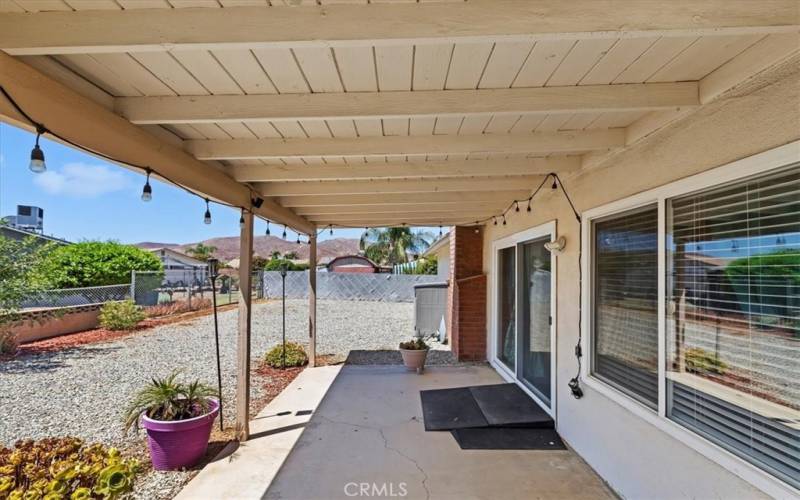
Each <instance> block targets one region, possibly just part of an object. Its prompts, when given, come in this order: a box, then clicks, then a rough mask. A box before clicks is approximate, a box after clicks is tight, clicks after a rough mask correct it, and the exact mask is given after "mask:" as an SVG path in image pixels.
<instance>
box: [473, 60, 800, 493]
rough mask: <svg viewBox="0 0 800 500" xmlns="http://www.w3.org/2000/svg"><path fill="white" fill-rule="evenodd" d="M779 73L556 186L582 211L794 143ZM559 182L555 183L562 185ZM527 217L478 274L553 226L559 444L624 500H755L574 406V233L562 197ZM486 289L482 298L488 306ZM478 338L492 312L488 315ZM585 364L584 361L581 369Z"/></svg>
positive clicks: (633, 422) (794, 85) (796, 86)
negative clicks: (518, 241) (532, 232)
mask: <svg viewBox="0 0 800 500" xmlns="http://www.w3.org/2000/svg"><path fill="white" fill-rule="evenodd" d="M793 63H794V64H793V65H792V64H787V65H784V66H783V67H782V68H779V69H778V70H775V71H773V72H772V73H771V74H769V75H764V76H763V77H762V78H759V79H756V80H754V81H752V82H751V83H750V85H749V86H748V88H747V89H746V91H742V90H741V89H740V90H739V92H737V95H735V96H733V97H731V98H728V99H726V100H724V101H718V102H717V103H714V104H711V105H709V106H707V107H706V108H704V109H702V110H699V111H697V112H696V113H695V114H694V115H692V116H690V117H688V118H687V119H686V120H684V121H683V122H681V123H679V124H676V125H674V126H671V127H670V128H669V129H666V130H664V131H662V132H661V133H659V134H658V135H655V136H653V137H651V138H648V139H645V140H644V141H642V142H640V143H639V144H638V145H636V146H634V147H632V148H631V149H629V150H628V151H625V152H623V153H621V154H618V155H616V157H614V158H612V159H611V160H610V161H608V162H606V163H605V164H603V165H602V166H600V167H598V168H595V169H592V170H589V171H588V172H584V173H581V174H580V175H575V176H572V178H566V177H565V178H564V181H565V185H566V187H567V189H568V190H569V193H570V195H571V196H572V198H573V201H574V202H575V205H576V206H577V208H578V211H584V210H587V209H590V208H594V207H597V206H599V205H604V204H606V203H609V202H612V201H614V200H617V199H620V198H625V197H627V196H630V195H633V194H635V193H638V192H641V191H644V190H647V189H651V188H654V187H657V186H660V185H663V184H666V183H669V182H671V181H674V180H677V179H680V178H684V177H687V176H690V175H692V174H696V173H699V172H703V171H705V170H708V169H710V168H713V167H717V166H720V165H724V164H727V163H729V162H731V161H734V160H737V159H741V158H744V157H747V156H751V155H753V154H756V153H759V152H762V151H765V150H768V149H771V148H774V147H777V146H780V145H783V144H786V143H789V142H792V141H795V140H798V139H800V69H798V68H800V65H798V64H797V61H796V60H795V61H793ZM747 92H749V93H747ZM562 177H563V176H562ZM537 200H538V201H537V202H535V204H534V207H533V208H534V211H533V213H532V214H527V213H525V212H520V213H514V212H511V213H510V215H509V216H508V225H507V226H502V225H498V226H492V225H488V226H487V227H486V237H485V238H484V242H483V244H484V271H485V272H486V273H487V274H491V272H492V270H491V251H492V250H491V249H492V246H491V245H492V241H494V240H496V239H499V238H501V237H504V236H507V235H510V234H513V233H516V232H519V231H522V230H524V229H528V228H530V227H534V226H537V225H540V224H542V223H544V222H547V221H552V220H556V221H557V230H558V233H559V235H561V236H565V237H566V238H567V247H566V251H565V253H563V254H561V255H560V256H559V257H558V262H557V273H558V274H557V276H558V281H557V292H556V293H557V296H556V299H557V325H558V326H557V328H558V331H557V333H556V335H557V342H556V346H557V375H556V392H557V398H558V399H557V408H556V412H557V422H558V429H559V432H560V433H561V434H562V436H563V437H564V439H565V440H566V441H567V442H569V444H570V445H571V446H573V447H574V448H575V449H576V451H577V452H578V453H579V454H580V455H581V456H582V457H583V458H584V459H585V460H586V461H587V462H588V463H589V464H590V465H591V466H592V467H593V468H594V469H595V470H596V471H597V472H598V473H599V474H600V475H601V476H602V477H603V478H604V479H605V480H606V481H608V483H609V484H610V485H611V487H612V488H614V490H616V491H617V492H618V493H619V494H620V495H622V496H623V497H626V498H648V499H655V498H760V497H763V496H764V495H763V493H761V492H760V491H759V490H757V489H755V488H754V487H753V486H751V485H750V484H749V483H747V482H745V481H744V480H742V479H740V478H739V477H737V476H736V475H735V474H734V473H731V472H729V471H728V470H726V469H724V468H723V467H721V466H719V465H718V464H716V463H715V462H713V461H711V460H710V459H708V458H706V457H704V456H702V455H701V454H699V453H697V452H696V451H694V450H692V449H691V448H689V447H688V446H686V445H684V444H682V443H681V442H679V441H678V440H676V439H675V438H673V437H671V436H670V435H668V434H666V433H664V432H662V431H661V430H659V429H657V428H656V427H654V426H653V425H651V424H650V423H648V422H646V421H644V420H642V419H641V418H639V417H637V416H635V415H634V414H633V413H631V412H630V411H629V410H627V409H625V408H623V407H622V406H620V405H619V404H617V403H616V402H614V401H612V400H611V399H608V398H607V397H605V396H604V395H602V394H600V393H598V392H597V391H594V390H592V388H591V387H585V384H584V391H585V396H584V397H583V398H582V399H580V400H576V399H574V398H573V397H572V396H571V395H570V393H569V389H568V387H567V382H568V381H569V379H570V378H572V377H573V376H574V375H575V373H576V371H577V364H576V361H575V357H574V355H573V352H574V351H573V349H574V346H575V344H576V343H577V342H578V317H579V311H578V297H579V296H580V291H579V278H578V269H579V262H578V241H579V237H580V235H579V227H578V224H577V222H576V221H575V219H574V217H573V216H572V214H571V212H570V210H569V206H568V204H567V203H566V201H565V200H564V199H563V197H561V196H554V195H552V193H547V194H546V195H545V196H542V197H537ZM491 281H492V280H491V279H490V280H489V285H488V286H489V290H488V292H487V293H488V294H489V297H490V300H489V302H491V301H492V300H493V299H494V298H493V297H491ZM487 308H488V309H489V310H488V312H487V318H488V321H487V331H489V329H490V324H491V321H492V318H491V305H488V306H487ZM585 361H586V360H585V359H584V362H585Z"/></svg>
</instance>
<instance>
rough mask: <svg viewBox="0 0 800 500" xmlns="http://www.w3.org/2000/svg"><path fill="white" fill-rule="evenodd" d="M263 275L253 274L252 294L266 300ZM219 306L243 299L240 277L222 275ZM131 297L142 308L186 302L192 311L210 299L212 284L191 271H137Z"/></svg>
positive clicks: (218, 293)
mask: <svg viewBox="0 0 800 500" xmlns="http://www.w3.org/2000/svg"><path fill="white" fill-rule="evenodd" d="M263 276H264V271H255V272H253V275H252V278H251V290H250V294H251V297H253V298H262V297H263V293H262V291H263V289H264V286H263ZM215 286H216V292H217V305H225V304H232V303H237V302H238V301H239V296H240V286H239V276H238V274H222V275H220V276H219V277H218V278H217V279H216V282H215ZM129 287H130V292H129V296H130V297H132V298H133V301H134V302H135V303H136V304H137V305H140V306H145V307H147V306H156V305H162V304H170V303H174V302H180V301H185V302H187V307H188V308H190V309H191V308H192V302H193V301H197V300H198V299H199V300H201V301H203V303H205V301H206V299H209V300H210V299H211V290H212V283H211V279H210V278H208V277H207V276H206V275H205V273H201V272H192V271H179V272H176V271H174V270H173V271H170V270H168V271H163V272H162V271H134V272H133V273H131V284H130V285H129Z"/></svg>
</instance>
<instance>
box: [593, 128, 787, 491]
mask: <svg viewBox="0 0 800 500" xmlns="http://www.w3.org/2000/svg"><path fill="white" fill-rule="evenodd" d="M798 161H800V141H795V142H791V143H788V144H786V145H783V146H780V147H777V148H774V149H771V150H768V151H765V152H763V153H758V154H756V155H753V156H749V157H747V158H743V159H741V160H737V161H734V162H732V163H729V164H727V165H723V166H720V167H716V168H714V169H711V170H708V171H706V172H702V173H700V174H696V175H692V176H690V177H686V178H684V179H680V180H677V181H675V182H671V183H669V184H665V185H663V186H659V187H657V188H654V189H650V190H648V191H644V192H641V193H638V194H635V195H633V196H630V197H627V198H624V199H621V200H617V201H614V202H611V203H608V204H606V205H602V206H600V207H596V208H593V209H591V210H587V211H585V212H583V214H582V220H583V224H582V231H581V242H582V245H583V248H584V249H585V250H584V252H583V255H582V257H581V272H582V274H583V283H582V284H581V301H582V304H583V308H582V310H581V334H582V335H581V337H582V340H581V348H582V350H583V354H584V358H585V360H586V361H585V362H584V363H583V364H582V368H581V380H582V382H583V383H584V384H585V385H586V386H587V387H589V388H591V389H592V390H595V391H597V392H598V393H600V394H602V395H603V396H605V397H607V398H608V399H611V400H613V401H614V402H615V403H617V404H619V405H620V406H622V407H623V408H625V409H627V410H628V411H630V412H631V413H633V414H634V415H636V416H638V417H640V418H642V419H644V420H646V421H647V422H649V423H650V424H652V425H654V426H655V427H656V428H658V429H659V430H661V431H663V432H665V433H666V434H668V435H669V436H671V437H673V438H675V439H677V440H678V441H680V442H681V443H683V444H685V445H687V446H689V447H690V448H692V449H693V450H695V451H697V452H698V453H700V454H701V455H703V456H705V457H707V458H709V459H710V460H712V461H714V462H716V463H717V464H719V465H721V466H722V467H724V468H725V469H727V470H729V471H730V472H731V473H733V474H734V475H736V476H739V477H740V478H742V479H743V480H745V481H747V482H748V483H750V484H752V485H753V486H755V487H756V488H758V489H760V490H761V491H763V492H765V493H767V494H768V495H771V496H773V497H775V498H787V497H797V496H800V490H797V489H795V488H794V487H792V486H791V485H789V484H787V483H785V482H783V481H781V480H780V479H778V478H776V477H775V476H773V475H771V474H769V473H767V472H766V471H764V470H762V469H760V468H758V467H756V466H755V465H753V464H751V463H750V462H748V461H746V460H744V459H743V458H740V457H739V456H737V455H735V454H733V453H731V452H729V451H727V450H725V449H724V448H722V447H720V446H719V445H717V444H714V443H712V442H711V441H709V440H708V439H706V438H704V437H702V436H701V435H699V434H696V433H694V432H692V431H691V430H689V429H688V428H686V427H683V426H681V425H680V424H678V423H677V422H674V421H672V420H670V419H669V418H668V417H667V413H666V377H665V375H666V373H665V372H666V326H665V325H666V258H667V257H666V253H667V252H666V245H665V237H666V200H667V199H670V198H674V197H677V196H682V195H686V194H689V193H692V192H697V191H701V190H705V189H709V188H713V187H716V186H720V185H722V184H726V183H729V182H734V181H737V180H741V179H744V178H747V177H751V176H753V175H757V174H761V173H765V172H769V171H772V170H776V169H779V168H781V167H785V166H787V165H789V164H792V163H795V162H798ZM653 203H657V204H658V273H659V276H658V287H659V290H658V305H657V308H658V341H659V346H658V355H659V360H658V377H659V381H658V390H659V394H658V411H654V410H653V409H651V408H650V407H648V406H646V405H644V404H642V403H640V402H639V401H637V400H635V399H634V398H632V397H630V396H628V395H626V394H625V393H623V392H622V391H619V390H617V389H615V388H614V387H612V386H611V385H609V384H607V383H606V382H603V381H602V380H600V379H599V378H597V377H595V376H593V375H592V374H591V370H590V365H591V362H590V360H591V359H592V350H591V349H592V342H591V340H592V339H591V337H592V316H593V315H592V309H593V304H592V258H593V255H592V253H593V252H592V221H593V220H595V219H598V218H601V217H605V216H609V215H614V214H617V213H620V212H625V211H628V210H631V209H635V208H638V207H641V206H645V205H648V204H653Z"/></svg>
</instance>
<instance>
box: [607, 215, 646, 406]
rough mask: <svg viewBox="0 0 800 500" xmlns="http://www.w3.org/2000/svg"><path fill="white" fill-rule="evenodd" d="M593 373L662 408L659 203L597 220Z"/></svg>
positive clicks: (629, 393) (642, 400)
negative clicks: (658, 313)
mask: <svg viewBox="0 0 800 500" xmlns="http://www.w3.org/2000/svg"><path fill="white" fill-rule="evenodd" d="M592 229H593V240H594V241H593V246H594V251H593V253H592V255H593V268H594V269H593V279H592V283H593V284H594V295H593V301H592V303H593V306H594V307H593V315H594V317H593V321H592V329H593V332H592V333H593V335H592V342H593V349H592V364H591V369H592V374H593V375H594V376H596V377H597V378H600V379H602V380H603V381H605V382H606V383H608V384H610V385H612V386H614V387H615V388H617V389H619V390H621V391H623V392H625V393H626V394H628V395H630V396H632V397H634V398H636V399H638V400H640V401H641V402H643V403H645V404H646V405H648V406H650V407H652V408H656V407H657V406H658V369H657V366H658V317H657V316H658V315H657V304H658V236H657V231H658V207H657V205H652V206H648V207H645V208H642V209H638V210H635V211H630V212H625V213H622V214H617V215H614V216H613V217H609V218H604V219H599V220H597V221H595V222H594V223H593V226H592Z"/></svg>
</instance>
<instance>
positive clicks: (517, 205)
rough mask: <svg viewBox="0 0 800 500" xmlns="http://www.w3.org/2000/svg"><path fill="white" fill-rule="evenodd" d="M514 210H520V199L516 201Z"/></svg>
mask: <svg viewBox="0 0 800 500" xmlns="http://www.w3.org/2000/svg"><path fill="white" fill-rule="evenodd" d="M514 211H515V212H519V202H518V201H514Z"/></svg>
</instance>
